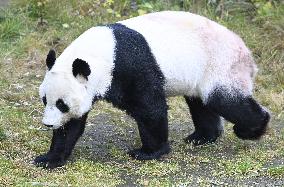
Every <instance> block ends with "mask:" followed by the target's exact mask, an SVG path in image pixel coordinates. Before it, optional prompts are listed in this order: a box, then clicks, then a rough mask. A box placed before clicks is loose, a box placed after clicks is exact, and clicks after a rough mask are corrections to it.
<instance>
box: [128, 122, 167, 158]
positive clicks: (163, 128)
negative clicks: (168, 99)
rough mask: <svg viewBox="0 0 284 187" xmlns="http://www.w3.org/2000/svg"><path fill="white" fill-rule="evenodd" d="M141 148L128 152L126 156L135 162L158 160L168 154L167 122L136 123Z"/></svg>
mask: <svg viewBox="0 0 284 187" xmlns="http://www.w3.org/2000/svg"><path fill="white" fill-rule="evenodd" d="M138 129H139V134H140V138H141V142H142V147H141V148H138V149H133V150H130V151H128V154H129V155H130V156H131V157H132V158H134V159H137V160H152V159H159V158H160V157H161V156H162V155H164V154H168V153H169V152H170V146H169V143H168V140H167V139H168V128H167V122H166V121H165V120H161V121H160V122H156V123H142V122H138Z"/></svg>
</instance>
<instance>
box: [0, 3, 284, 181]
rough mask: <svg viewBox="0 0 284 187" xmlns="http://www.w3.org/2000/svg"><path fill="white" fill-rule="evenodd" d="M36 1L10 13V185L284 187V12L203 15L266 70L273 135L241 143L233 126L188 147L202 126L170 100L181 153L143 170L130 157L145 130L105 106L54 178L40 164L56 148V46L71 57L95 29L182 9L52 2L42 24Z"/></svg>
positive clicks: (0, 129) (261, 96)
mask: <svg viewBox="0 0 284 187" xmlns="http://www.w3.org/2000/svg"><path fill="white" fill-rule="evenodd" d="M27 2H29V3H32V2H33V1H30V0H22V1H14V4H13V5H12V6H11V7H9V8H6V9H5V10H4V9H2V10H1V11H0V72H1V77H0V90H1V91H0V186H105V185H107V186H117V185H137V186H139V185H140V186H192V185H196V186H233V185H234V186H235V185H237V186H243V185H250V186H256V185H257V184H263V185H279V186H283V185H284V182H283V176H284V170H283V166H284V165H283V163H284V130H283V129H284V128H283V124H284V108H283V106H284V74H283V69H284V62H283V61H284V46H283V41H282V40H281V38H283V36H284V32H283V30H284V25H283V24H284V20H283V19H284V7H283V5H279V6H276V7H274V8H273V9H271V10H270V12H269V14H264V15H263V14H255V15H253V17H252V18H251V17H248V16H247V15H244V14H243V13H235V14H234V15H226V16H224V17H223V18H220V17H219V16H218V15H216V14H215V13H214V11H212V10H211V9H210V8H207V9H206V8H202V9H200V10H199V9H198V13H199V14H202V15H205V16H207V17H210V18H211V19H214V20H216V21H218V22H219V23H221V24H223V25H226V26H227V27H228V28H230V29H232V30H233V31H235V32H236V33H238V34H239V35H240V36H241V37H242V38H243V39H244V40H245V42H246V43H247V45H248V46H249V47H250V48H251V50H252V52H253V54H254V56H255V59H256V63H257V64H258V67H259V74H258V76H257V78H256V83H255V96H256V98H257V99H258V100H259V101H260V103H262V104H263V105H265V106H266V107H267V108H268V109H269V110H270V111H271V113H272V121H271V124H270V129H269V131H268V133H267V135H266V136H264V137H263V138H262V139H261V140H260V141H256V142H252V141H242V140H240V139H238V138H236V136H235V135H234V133H233V131H232V124H228V123H227V124H226V127H225V134H224V135H223V137H221V138H220V140H219V141H218V142H217V143H216V144H213V145H206V146H201V147H193V146H192V145H188V144H185V143H184V142H183V141H182V139H183V138H184V137H186V136H187V135H188V133H189V132H192V131H193V124H192V121H191V119H190V116H189V112H188V109H187V106H186V104H185V102H184V100H183V98H180V97H177V98H170V99H169V106H170V110H169V123H170V124H169V129H170V137H169V138H170V142H171V147H172V152H171V153H170V154H169V155H167V156H165V157H164V158H162V159H161V160H156V161H147V162H139V161H135V160H131V159H130V158H129V157H128V156H127V154H126V151H127V150H128V149H130V148H133V147H138V146H139V145H140V140H139V137H138V131H137V127H136V124H135V122H134V121H133V120H132V119H131V118H129V117H127V116H126V114H125V113H124V112H123V111H119V110H117V109H115V108H113V107H112V106H111V105H110V104H108V103H105V102H99V103H97V104H96V106H94V109H93V110H92V112H91V115H90V117H89V119H88V125H87V127H86V132H85V135H84V136H83V137H82V138H81V140H80V141H79V142H78V145H77V146H76V148H75V150H74V154H73V156H72V158H71V159H70V161H69V162H68V163H67V165H66V166H64V167H62V168H58V169H55V170H52V171H48V170H44V169H41V168H37V167H35V166H34V165H33V164H32V161H33V159H34V158H35V156H36V155H38V154H41V153H43V152H45V151H46V150H47V149H48V147H49V143H50V138H51V132H49V131H45V130H44V129H43V127H42V125H41V123H40V121H41V117H42V111H43V106H42V104H41V101H40V98H39V97H38V86H39V85H40V83H41V81H42V79H43V76H44V73H45V62H44V60H45V57H46V53H47V51H48V50H49V48H56V49H57V51H59V53H60V52H62V51H63V50H64V48H65V47H66V46H68V44H69V43H70V42H71V41H72V40H73V39H75V38H76V37H77V36H78V35H79V34H80V33H82V32H83V31H84V30H86V29H87V28H89V27H91V26H94V25H99V24H104V23H110V22H114V21H116V20H120V19H125V18H127V17H131V16H136V15H138V12H140V13H143V12H149V11H155V10H164V9H176V10H178V9H182V8H180V7H179V6H178V5H177V4H175V5H174V6H172V4H170V3H169V4H167V3H165V4H163V3H162V1H157V2H156V4H155V3H150V4H149V3H148V4H137V5H136V6H137V9H130V8H127V7H128V6H130V5H129V2H130V1H127V0H125V1H121V2H123V3H124V4H123V5H121V4H110V5H104V6H98V4H97V3H96V2H95V1H94V2H92V1H88V0H84V1H80V2H79V3H78V2H77V1H65V0H63V1H54V0H50V1H48V3H47V4H46V6H45V11H46V14H45V15H44V17H43V22H42V23H40V21H39V19H38V17H37V16H36V14H35V12H38V10H31V8H34V9H36V7H34V6H30V4H27ZM108 2H109V1H108ZM167 2H168V1H167ZM169 2H170V1H169ZM173 2H176V1H173ZM186 2H190V1H184V3H186ZM189 5H190V3H189V4H186V6H184V7H185V8H188V7H190V6H189ZM133 6H134V5H133ZM107 9H111V10H107ZM138 10H139V11H138Z"/></svg>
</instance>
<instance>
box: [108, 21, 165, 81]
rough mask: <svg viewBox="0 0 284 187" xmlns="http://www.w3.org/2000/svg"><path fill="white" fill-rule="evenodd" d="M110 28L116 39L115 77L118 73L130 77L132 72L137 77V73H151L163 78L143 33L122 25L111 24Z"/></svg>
mask: <svg viewBox="0 0 284 187" xmlns="http://www.w3.org/2000/svg"><path fill="white" fill-rule="evenodd" d="M108 27H109V28H110V29H111V30H112V32H113V35H114V39H115V51H114V54H115V59H114V66H115V68H114V72H113V76H115V73H116V72H117V71H119V72H120V73H123V72H124V73H127V74H128V75H129V74H130V72H132V74H135V75H136V76H138V75H137V73H138V74H141V73H143V74H144V75H145V74H147V72H149V71H150V72H152V74H159V76H163V75H162V72H161V71H160V68H159V66H158V64H157V62H156V59H155V57H154V55H153V53H152V51H151V48H150V46H149V44H148V42H147V41H146V39H145V37H144V36H143V35H142V34H141V33H139V32H137V31H135V30H133V29H131V28H128V27H127V26H125V25H123V24H120V23H115V24H110V25H108Z"/></svg>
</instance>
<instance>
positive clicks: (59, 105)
mask: <svg viewBox="0 0 284 187" xmlns="http://www.w3.org/2000/svg"><path fill="white" fill-rule="evenodd" d="M56 107H57V108H58V109H59V110H60V111H61V112H62V113H66V112H68V111H69V107H68V106H67V105H66V104H65V103H64V101H63V100H62V99H58V100H57V101H56Z"/></svg>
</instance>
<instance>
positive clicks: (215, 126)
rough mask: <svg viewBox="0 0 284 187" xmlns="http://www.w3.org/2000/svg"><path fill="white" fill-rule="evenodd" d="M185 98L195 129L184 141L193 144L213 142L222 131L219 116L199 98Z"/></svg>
mask: <svg viewBox="0 0 284 187" xmlns="http://www.w3.org/2000/svg"><path fill="white" fill-rule="evenodd" d="M185 100H186V102H187V104H188V107H189V109H190V113H191V116H192V120H193V123H194V126H195V131H194V132H193V133H192V134H190V135H189V136H188V137H187V138H185V141H186V142H188V143H193V144H194V145H202V144H206V143H213V142H215V141H216V140H217V138H218V137H219V136H220V135H221V134H222V132H223V125H222V121H221V118H220V116H219V115H218V114H216V113H215V112H213V111H211V110H210V109H209V108H208V107H207V106H206V105H204V104H203V102H202V100H201V99H200V98H197V97H187V96H185Z"/></svg>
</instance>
